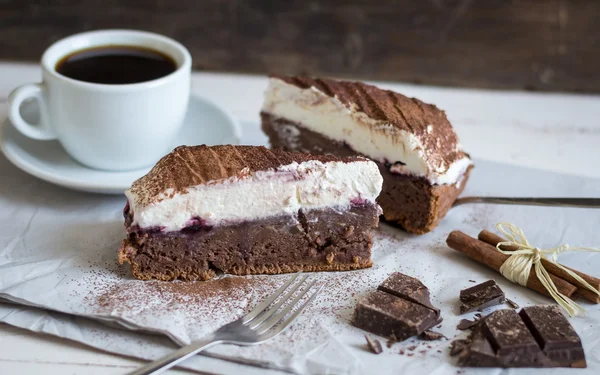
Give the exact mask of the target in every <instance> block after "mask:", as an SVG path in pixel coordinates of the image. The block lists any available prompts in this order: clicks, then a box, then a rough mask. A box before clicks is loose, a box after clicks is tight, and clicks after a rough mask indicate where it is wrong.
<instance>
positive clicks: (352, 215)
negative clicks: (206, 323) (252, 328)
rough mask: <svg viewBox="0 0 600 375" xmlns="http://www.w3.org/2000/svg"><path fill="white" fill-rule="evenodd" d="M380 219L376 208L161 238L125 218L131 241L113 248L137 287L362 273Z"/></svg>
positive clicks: (200, 229) (328, 211)
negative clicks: (223, 277)
mask: <svg viewBox="0 0 600 375" xmlns="http://www.w3.org/2000/svg"><path fill="white" fill-rule="evenodd" d="M379 212H380V211H379V207H377V206H376V205H375V204H365V205H360V206H353V207H351V208H350V209H348V210H344V211H337V210H335V209H332V208H327V209H318V210H310V211H307V212H302V211H299V212H298V214H297V215H291V216H278V217H272V218H267V219H262V220H255V221H248V222H243V223H237V224H231V225H221V226H217V227H206V226H195V227H192V228H186V229H184V230H182V231H180V232H167V233H163V232H160V231H155V232H148V231H140V230H139V229H136V228H135V227H130V225H131V214H130V213H129V212H128V211H126V212H125V217H126V226H127V227H129V229H128V232H129V235H128V238H127V239H126V240H125V241H123V244H122V246H121V248H120V249H119V263H121V264H123V263H124V262H127V263H130V264H131V268H132V272H133V275H134V276H135V277H136V278H138V279H142V280H147V279H159V280H175V279H180V280H208V279H211V278H213V277H214V276H215V275H216V274H217V272H223V273H228V274H234V275H249V274H278V273H286V272H299V271H345V270H352V269H358V268H366V267H370V266H371V265H372V263H371V247H372V244H373V239H372V236H371V230H372V228H375V227H377V225H378V222H379V217H378V216H379Z"/></svg>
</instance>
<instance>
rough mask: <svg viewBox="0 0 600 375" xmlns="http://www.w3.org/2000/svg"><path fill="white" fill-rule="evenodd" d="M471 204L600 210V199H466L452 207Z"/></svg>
mask: <svg viewBox="0 0 600 375" xmlns="http://www.w3.org/2000/svg"><path fill="white" fill-rule="evenodd" d="M469 203H488V204H511V205H525V206H561V207H580V208H600V198H509V197H464V198H458V199H457V200H455V201H454V204H453V205H452V207H456V206H460V205H462V204H469Z"/></svg>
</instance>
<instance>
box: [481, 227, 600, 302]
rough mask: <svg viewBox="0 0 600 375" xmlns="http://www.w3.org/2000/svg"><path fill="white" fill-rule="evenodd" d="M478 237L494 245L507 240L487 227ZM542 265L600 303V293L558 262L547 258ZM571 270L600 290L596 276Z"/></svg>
mask: <svg viewBox="0 0 600 375" xmlns="http://www.w3.org/2000/svg"><path fill="white" fill-rule="evenodd" d="M478 238H479V239H480V240H481V241H483V242H487V243H489V244H490V245H492V246H494V247H495V246H496V245H498V243H500V242H505V241H506V240H505V239H504V238H502V237H500V236H498V235H497V234H495V233H492V232H490V231H488V230H485V229H484V230H482V231H481V232H479V236H478ZM500 248H501V249H502V250H505V251H515V250H517V249H518V248H519V247H518V246H501V247H500ZM542 265H543V266H544V268H545V269H546V271H548V272H549V273H551V274H553V275H554V276H557V277H560V278H561V279H563V280H566V281H568V282H570V283H571V284H573V285H575V286H576V287H577V293H576V295H578V296H580V297H581V298H584V299H586V300H588V301H590V302H592V303H600V296H599V295H597V294H596V293H594V292H592V291H591V290H589V289H587V288H586V287H585V286H583V284H581V283H580V282H579V281H577V279H575V278H574V277H573V276H571V275H569V274H568V273H567V272H565V271H564V270H562V269H560V268H559V267H557V266H556V264H554V263H552V262H550V261H549V260H547V259H542ZM563 267H564V266H563ZM567 268H568V267H567ZM569 270H571V271H573V272H575V273H576V274H577V275H579V276H580V277H581V278H582V279H584V280H585V281H587V282H588V283H589V284H590V285H591V286H593V287H594V288H596V290H600V279H598V278H596V277H594V276H590V275H588V274H585V273H583V272H580V271H577V270H574V269H572V268H569Z"/></svg>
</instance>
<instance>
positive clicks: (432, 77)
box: [0, 0, 600, 92]
mask: <svg viewBox="0 0 600 375" xmlns="http://www.w3.org/2000/svg"><path fill="white" fill-rule="evenodd" d="M117 27H120V28H136V29H144V30H151V31H155V32H159V33H163V34H166V35H169V36H171V37H173V38H176V39H178V40H179V41H181V42H182V43H183V44H185V45H186V46H187V47H188V48H189V49H190V51H191V52H192V55H193V57H194V67H195V68H196V69H205V70H213V71H233V72H247V73H257V74H265V73H270V72H278V73H305V74H312V75H328V76H343V77H353V78H362V79H372V80H396V81H409V82H417V83H427V84H441V85H458V86H474V87H490V88H516V89H534V90H553V91H584V92H600V0H514V1H509V0H479V1H477V0H460V1H459V0H431V1H418V0H396V1H394V0H353V1H333V0H332V1H325V0H314V1H310V0H305V1H303V0H289V1H285V0H281V1H266V0H253V1H252V0H251V1H243V0H172V1H171V0H147V1H144V0H139V1H138V0H56V1H51V0H0V59H3V60H37V59H38V58H39V56H40V55H41V53H42V51H43V50H44V49H45V47H46V46H48V45H49V44H50V43H52V42H53V41H55V40H57V39H59V38H61V37H64V36H66V35H69V34H72V33H76V32H80V31H83V30H92V29H99V28H117Z"/></svg>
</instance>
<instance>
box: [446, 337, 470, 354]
mask: <svg viewBox="0 0 600 375" xmlns="http://www.w3.org/2000/svg"><path fill="white" fill-rule="evenodd" d="M469 344H470V341H469V340H466V339H459V340H454V341H452V342H451V343H450V356H452V357H454V356H455V355H459V354H460V353H462V351H463V350H465V349H466V348H467V346H468V345H469Z"/></svg>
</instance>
